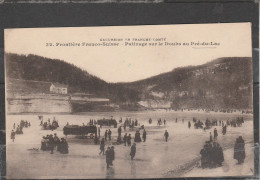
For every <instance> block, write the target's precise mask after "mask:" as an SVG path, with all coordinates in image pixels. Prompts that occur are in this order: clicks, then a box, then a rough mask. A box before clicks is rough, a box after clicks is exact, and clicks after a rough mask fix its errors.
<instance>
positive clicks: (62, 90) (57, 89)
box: [50, 83, 68, 94]
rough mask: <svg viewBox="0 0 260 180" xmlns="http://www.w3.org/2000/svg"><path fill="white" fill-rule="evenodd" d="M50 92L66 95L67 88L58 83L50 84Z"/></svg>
mask: <svg viewBox="0 0 260 180" xmlns="http://www.w3.org/2000/svg"><path fill="white" fill-rule="evenodd" d="M50 92H51V93H56V94H68V86H67V85H64V84H59V83H51V86H50Z"/></svg>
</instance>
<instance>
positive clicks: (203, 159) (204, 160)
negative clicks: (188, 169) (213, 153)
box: [200, 145, 208, 169]
mask: <svg viewBox="0 0 260 180" xmlns="http://www.w3.org/2000/svg"><path fill="white" fill-rule="evenodd" d="M206 148H207V147H206V145H204V148H203V149H201V150H200V154H201V167H202V168H203V169H204V168H206V167H207V162H208V158H207V151H206Z"/></svg>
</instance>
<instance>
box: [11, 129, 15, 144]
mask: <svg viewBox="0 0 260 180" xmlns="http://www.w3.org/2000/svg"><path fill="white" fill-rule="evenodd" d="M11 139H12V140H13V142H14V139H15V132H14V130H12V132H11Z"/></svg>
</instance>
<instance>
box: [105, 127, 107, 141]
mask: <svg viewBox="0 0 260 180" xmlns="http://www.w3.org/2000/svg"><path fill="white" fill-rule="evenodd" d="M106 140H107V130H106V132H105V141H106Z"/></svg>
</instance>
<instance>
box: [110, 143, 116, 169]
mask: <svg viewBox="0 0 260 180" xmlns="http://www.w3.org/2000/svg"><path fill="white" fill-rule="evenodd" d="M110 153H111V164H110V165H111V166H113V161H114V160H115V151H114V146H112V147H111V149H110Z"/></svg>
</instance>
